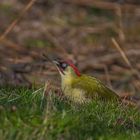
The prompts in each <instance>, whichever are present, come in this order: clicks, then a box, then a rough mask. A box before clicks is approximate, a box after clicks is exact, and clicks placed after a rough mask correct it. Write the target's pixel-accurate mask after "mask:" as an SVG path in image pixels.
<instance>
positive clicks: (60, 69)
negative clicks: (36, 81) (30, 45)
mask: <svg viewBox="0 0 140 140" xmlns="http://www.w3.org/2000/svg"><path fill="white" fill-rule="evenodd" d="M52 62H53V63H54V64H55V66H56V67H57V69H58V71H59V73H60V74H63V75H64V71H63V69H62V68H61V67H60V63H59V61H57V60H53V61H52Z"/></svg>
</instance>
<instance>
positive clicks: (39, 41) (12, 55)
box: [0, 0, 140, 96]
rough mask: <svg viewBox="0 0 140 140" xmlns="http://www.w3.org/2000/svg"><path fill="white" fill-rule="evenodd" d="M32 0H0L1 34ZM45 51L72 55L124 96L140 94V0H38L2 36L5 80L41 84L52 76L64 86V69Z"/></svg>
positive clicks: (0, 67) (1, 80)
mask: <svg viewBox="0 0 140 140" xmlns="http://www.w3.org/2000/svg"><path fill="white" fill-rule="evenodd" d="M28 3H29V1H28V0H10V1H9V0H1V1H0V34H1V35H3V33H4V31H5V30H6V29H7V28H8V27H9V26H10V24H11V23H12V22H13V21H14V20H16V19H18V17H19V15H20V14H21V12H22V9H23V8H24V7H26V6H27V4H28ZM112 39H113V40H115V41H116V42H117V43H118V45H119V47H120V48H122V50H123V51H121V52H122V53H125V54H126V56H127V57H128V60H129V61H128V62H129V64H127V62H126V60H125V59H124V58H123V57H122V55H121V53H120V52H119V51H118V49H117V47H116V45H115V44H114V43H113V42H112ZM43 53H45V54H46V55H47V56H48V57H50V58H56V57H62V58H63V59H72V60H73V61H75V62H76V63H77V65H78V67H79V69H80V71H81V72H83V73H86V74H89V75H93V76H95V77H97V78H99V79H100V80H101V81H103V82H104V83H106V84H107V85H108V86H110V87H112V88H113V89H114V90H115V91H116V92H118V93H119V94H121V95H133V96H134V95H137V96H139V89H140V83H139V70H140V63H139V62H140V2H139V0H118V1H115V0H110V1H109V0H108V1H103V0H72V1H71V0H49V1H47V0H37V1H36V2H35V3H34V4H33V5H32V7H31V9H30V10H28V11H27V12H26V14H24V16H22V18H21V19H20V21H19V22H18V23H17V24H16V25H15V27H14V28H13V29H12V30H11V31H10V32H9V33H8V34H7V35H6V37H5V38H4V39H2V40H0V85H2V86H5V85H10V86H27V87H30V86H31V85H36V86H40V85H42V84H43V83H44V82H45V81H47V80H52V81H53V83H54V85H59V82H58V81H59V80H60V78H59V76H58V73H57V71H56V69H55V67H54V66H53V65H52V64H51V63H49V62H44V61H43V57H42V54H43ZM56 79H58V80H56Z"/></svg>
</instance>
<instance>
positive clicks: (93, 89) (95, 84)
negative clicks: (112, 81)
mask: <svg viewBox="0 0 140 140" xmlns="http://www.w3.org/2000/svg"><path fill="white" fill-rule="evenodd" d="M72 87H73V88H79V89H83V90H84V91H85V93H86V95H87V96H89V97H94V96H95V95H97V96H99V97H102V98H107V99H108V98H114V97H118V95H117V94H116V93H115V92H114V91H112V90H111V89H109V88H108V87H106V86H105V85H104V84H103V83H102V82H101V81H99V80H98V79H96V78H94V77H91V76H87V75H82V76H81V77H78V78H76V79H75V80H73V84H72Z"/></svg>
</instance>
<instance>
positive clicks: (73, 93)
mask: <svg viewBox="0 0 140 140" xmlns="http://www.w3.org/2000/svg"><path fill="white" fill-rule="evenodd" d="M53 62H54V63H55V65H56V67H57V69H58V71H59V73H60V75H61V87H62V91H63V93H64V95H65V96H66V97H68V98H69V99H70V100H72V101H74V102H75V103H86V102H89V101H91V100H92V99H95V97H99V98H101V99H105V100H112V99H119V96H118V95H117V94H116V93H115V92H114V91H112V90H111V89H109V88H108V87H107V86H105V85H104V84H103V83H102V82H101V81H99V80H98V79H96V78H95V77H91V76H88V75H84V74H81V73H80V72H79V70H78V68H77V67H76V66H75V65H74V64H73V63H72V62H71V61H62V60H54V61H53Z"/></svg>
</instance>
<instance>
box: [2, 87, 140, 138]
mask: <svg viewBox="0 0 140 140" xmlns="http://www.w3.org/2000/svg"><path fill="white" fill-rule="evenodd" d="M0 93H1V94H0V103H1V106H0V113H1V115H0V122H1V125H0V137H1V139H3V140H7V139H10V140H15V139H16V140H19V139H22V140H31V139H32V140H33V139H35V140H43V139H49V140H53V139H54V140H56V139H59V140H62V139H68V140H70V139H73V140H74V139H76V140H85V139H87V140H88V139H90V140H95V139H102V140H114V139H116V140H118V139H119V140H121V139H122V140H124V139H126V140H129V139H131V140H139V138H140V112H139V111H138V108H136V107H132V106H126V105H123V104H120V103H118V102H108V103H107V102H103V101H93V102H92V103H90V104H87V105H84V106H81V105H75V104H72V103H69V102H68V101H67V102H66V101H65V100H62V99H61V98H60V97H58V96H57V95H55V94H54V93H52V92H49V94H47V95H45V96H43V94H42V93H43V89H40V91H37V90H35V89H30V90H29V89H26V88H13V89H12V88H9V87H7V88H1V90H0Z"/></svg>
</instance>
